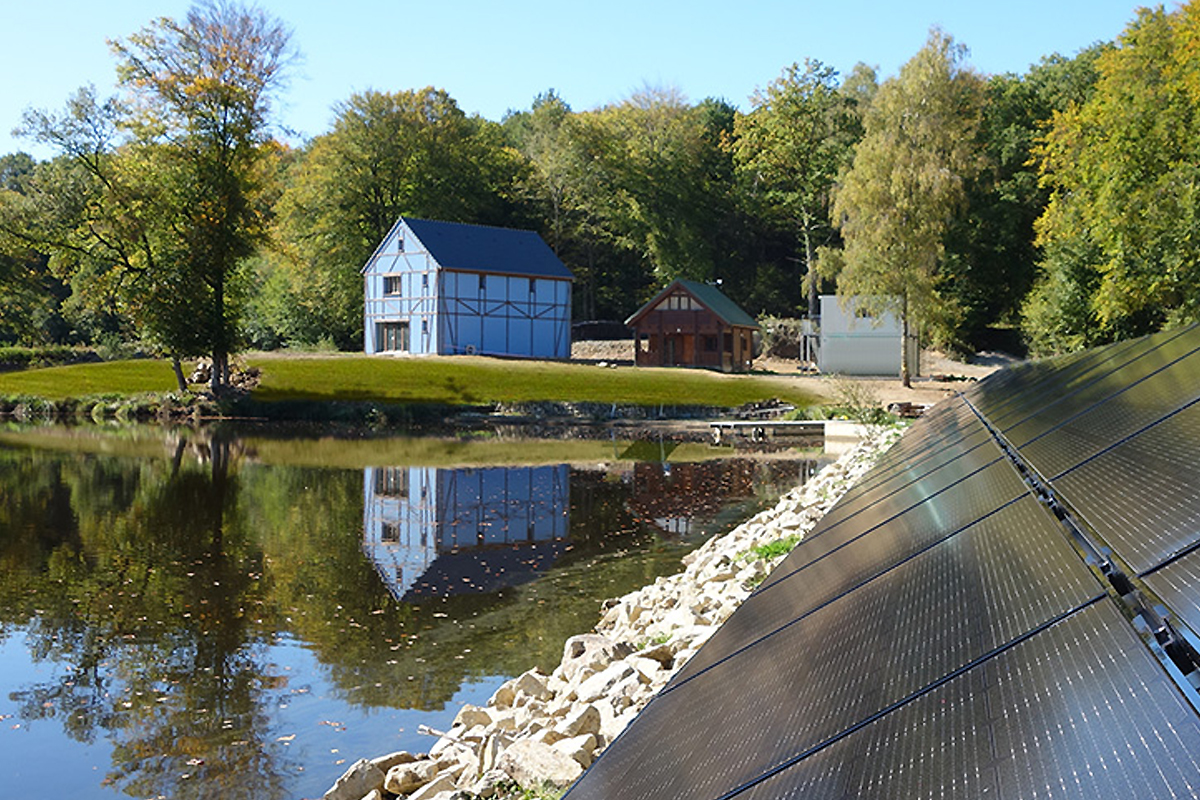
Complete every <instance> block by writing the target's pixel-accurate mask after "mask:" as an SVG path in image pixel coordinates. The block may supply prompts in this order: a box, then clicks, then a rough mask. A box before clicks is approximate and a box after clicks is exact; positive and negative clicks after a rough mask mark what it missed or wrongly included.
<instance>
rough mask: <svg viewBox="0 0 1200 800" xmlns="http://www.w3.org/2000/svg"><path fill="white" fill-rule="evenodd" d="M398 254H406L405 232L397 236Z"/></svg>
mask: <svg viewBox="0 0 1200 800" xmlns="http://www.w3.org/2000/svg"><path fill="white" fill-rule="evenodd" d="M396 252H398V253H403V252H404V232H403V231H401V232H400V233H398V234H396Z"/></svg>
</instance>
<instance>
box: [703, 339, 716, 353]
mask: <svg viewBox="0 0 1200 800" xmlns="http://www.w3.org/2000/svg"><path fill="white" fill-rule="evenodd" d="M704 350H705V352H708V353H715V352H717V337H716V336H705V337H704Z"/></svg>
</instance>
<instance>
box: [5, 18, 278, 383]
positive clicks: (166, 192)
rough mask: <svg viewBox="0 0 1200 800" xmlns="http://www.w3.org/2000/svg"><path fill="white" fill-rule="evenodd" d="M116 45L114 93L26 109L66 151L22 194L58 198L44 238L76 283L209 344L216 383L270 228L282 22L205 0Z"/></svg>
mask: <svg viewBox="0 0 1200 800" xmlns="http://www.w3.org/2000/svg"><path fill="white" fill-rule="evenodd" d="M112 48H113V52H114V53H115V55H116V56H117V59H118V70H117V71H118V77H119V81H120V86H121V88H122V89H123V90H124V91H125V96H124V97H123V99H122V101H121V102H117V101H107V102H100V101H98V100H97V99H96V97H95V93H94V91H93V90H83V91H81V92H80V93H79V94H77V95H76V96H75V97H74V98H72V100H71V102H70V103H69V104H68V108H67V110H66V112H65V113H63V114H61V115H51V114H46V113H42V112H30V113H29V114H27V115H26V120H25V126H24V127H25V130H26V132H27V133H29V134H31V135H33V136H35V137H36V138H38V139H39V140H41V141H43V142H47V143H50V144H52V145H55V146H57V147H58V149H59V150H60V151H61V153H62V158H61V159H59V163H58V165H57V166H56V169H57V170H58V173H59V174H58V176H57V177H58V181H50V180H46V181H43V182H42V184H41V186H40V189H41V198H40V199H38V200H37V201H35V202H34V203H33V204H32V205H33V206H37V205H38V204H39V203H40V204H42V205H46V204H50V205H54V206H56V208H55V209H54V211H55V213H54V214H51V215H49V216H45V215H43V216H42V220H43V225H42V226H41V231H42V239H43V242H44V244H45V245H46V246H47V247H48V249H50V251H51V252H52V254H53V256H54V259H55V262H56V263H57V265H58V267H59V268H60V269H62V270H63V271H64V272H66V273H68V274H71V275H73V276H74V277H75V278H76V279H75V280H73V284H74V285H75V286H78V287H81V288H82V287H83V286H84V285H85V283H86V284H90V288H89V291H90V292H92V293H93V294H95V295H98V296H102V297H104V299H105V302H111V303H116V304H118V305H120V306H122V307H123V308H124V309H125V310H126V311H127V313H129V314H130V316H132V318H133V319H134V320H135V322H136V323H137V324H138V325H139V327H140V328H141V330H142V332H143V334H144V335H145V336H146V337H147V338H148V339H150V340H152V341H154V342H156V343H157V344H158V345H159V346H160V347H162V348H163V349H164V350H165V351H166V352H168V353H170V354H172V355H173V356H175V357H179V356H192V355H200V354H202V353H208V354H210V355H211V357H212V360H213V371H212V387H213V389H214V390H216V389H219V388H220V387H221V386H222V385H223V384H225V383H226V382H227V381H228V376H229V353H230V352H231V351H233V350H234V349H235V348H236V347H237V346H238V325H239V315H240V311H241V305H240V303H239V297H238V293H237V289H238V285H239V281H240V280H242V278H243V277H244V275H245V265H246V263H247V259H248V258H249V257H250V256H251V255H252V254H253V253H254V252H255V250H256V248H257V246H258V245H259V244H260V243H261V242H262V241H263V239H264V236H265V233H266V230H267V228H266V224H265V211H266V206H265V203H264V202H263V200H264V198H263V188H264V187H263V182H264V176H265V175H266V174H267V170H266V169H265V165H266V163H267V162H268V161H269V157H270V154H271V152H272V148H273V144H272V141H271V136H270V127H271V103H272V100H273V97H274V94H275V92H276V91H277V90H278V89H279V88H281V85H282V82H283V80H284V78H285V74H286V69H287V67H288V64H289V62H290V60H291V59H292V57H293V51H292V49H291V46H290V34H289V32H288V31H287V30H286V29H285V28H284V27H283V26H282V25H281V23H279V22H278V21H276V20H275V19H273V18H272V17H270V16H268V15H267V14H265V13H264V12H262V11H260V10H257V9H248V8H243V7H241V6H238V5H235V4H232V3H226V2H223V0H212V1H211V2H207V1H206V2H201V3H199V4H197V5H195V6H193V7H192V8H191V9H190V10H189V11H188V13H187V16H186V17H185V18H184V19H182V20H178V21H177V20H174V19H169V18H165V17H164V18H160V19H158V20H155V21H154V22H153V23H151V24H150V25H149V26H147V27H146V28H144V29H143V30H141V31H140V32H138V33H135V34H133V35H132V36H130V37H129V38H128V39H125V40H120V41H116V42H113V43H112ZM46 220H49V223H48V224H46ZM80 278H84V279H86V280H80ZM176 374H177V376H179V370H178V365H177V363H176Z"/></svg>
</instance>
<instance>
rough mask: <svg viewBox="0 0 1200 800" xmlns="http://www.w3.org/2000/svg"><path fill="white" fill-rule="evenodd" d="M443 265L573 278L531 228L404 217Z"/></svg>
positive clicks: (444, 266)
mask: <svg viewBox="0 0 1200 800" xmlns="http://www.w3.org/2000/svg"><path fill="white" fill-rule="evenodd" d="M404 222H405V223H406V224H407V225H408V228H409V230H411V231H412V232H413V235H414V236H416V237H417V239H418V240H419V241H420V242H421V244H423V245H424V246H425V248H426V249H427V250H428V251H429V254H430V255H432V256H433V258H434V260H436V261H437V263H438V265H439V266H440V267H442V268H443V269H455V270H466V271H469V272H495V273H502V274H505V275H528V276H530V277H536V278H558V279H566V280H572V279H573V278H574V277H575V276H574V275H572V274H571V270H569V269H567V268H566V266H564V265H563V263H562V262H561V261H559V260H558V256H556V255H554V251H553V250H551V249H550V247H549V246H548V245H547V244H546V243H545V242H544V241H542V237H541V236H538V235H537V234H536V233H534V232H533V231H522V230H516V229H515V228H493V227H490V226H487V225H468V224H466V223H463V222H439V221H436V220H428V219H414V218H412V217H404Z"/></svg>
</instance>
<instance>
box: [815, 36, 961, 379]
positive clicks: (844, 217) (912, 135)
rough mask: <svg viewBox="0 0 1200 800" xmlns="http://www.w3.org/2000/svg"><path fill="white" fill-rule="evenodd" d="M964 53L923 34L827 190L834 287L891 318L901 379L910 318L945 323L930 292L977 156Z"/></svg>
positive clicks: (946, 310) (929, 326) (932, 329)
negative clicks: (899, 337)
mask: <svg viewBox="0 0 1200 800" xmlns="http://www.w3.org/2000/svg"><path fill="white" fill-rule="evenodd" d="M965 55H966V50H965V48H964V47H963V46H961V45H959V44H956V43H955V42H954V41H953V39H951V37H949V36H948V35H946V34H944V33H943V32H942V31H940V30H938V29H936V28H935V29H934V30H932V31H931V32H930V34H929V39H928V41H927V42H926V44H925V46H924V47H922V48H921V50H920V51H918V53H917V54H916V55H915V56H913V58H912V59H911V60H909V61H908V62H907V63H906V64H905V65H904V66H903V67H901V69H900V74H899V75H898V76H897V77H895V78H892V79H890V80H888V81H886V82H884V84H883V85H882V86H881V87H880V88H879V92H878V93H877V94H876V96H875V98H874V100H873V101H872V103H871V107H870V109H869V110H868V111H867V114H866V118H865V121H864V124H865V129H866V130H865V134H864V136H863V140H862V141H861V142H860V143H859V145H858V148H857V150H856V152H855V156H854V164H853V166H852V167H851V169H850V170H849V172H848V173H847V174H846V176H845V179H844V180H843V181H842V183H841V185H840V187H839V188H838V190H837V194H836V201H835V207H834V208H835V215H836V216H837V217H838V219H839V221H840V223H841V231H842V236H843V238H844V239H845V250H844V254H843V258H844V265H843V268H842V271H841V274H840V275H839V276H838V289H839V292H840V293H841V294H842V296H843V297H845V298H854V300H855V302H856V303H857V304H858V307H859V308H861V309H863V310H866V311H868V312H871V313H877V312H883V311H890V312H893V313H896V314H897V315H898V316H899V317H900V319H901V323H902V327H903V333H904V336H903V338H904V342H905V346H904V347H903V350H902V352H903V355H902V357H901V379H902V380H903V381H904V383H905V385H909V384H910V380H911V375H910V366H909V364H908V358H907V353H908V347H907V343H908V338H909V332H910V329H911V328H912V326H913V325H914V324H916V325H917V326H918V329H921V330H925V331H928V332H929V333H931V334H932V335H933V337H934V338H935V340H936V339H937V338H938V337H939V336H944V335H946V332H947V331H949V330H951V329H952V325H950V324H948V323H947V319H946V318H947V316H948V315H950V314H952V313H953V309H952V308H950V307H949V304H948V301H947V299H946V298H944V297H943V296H941V295H940V294H939V291H938V278H939V267H940V266H941V263H942V260H943V257H944V253H945V241H944V240H945V236H946V233H947V230H948V229H949V226H950V223H951V221H952V219H953V218H954V216H955V214H956V213H958V212H959V211H960V210H961V209H962V207H963V203H964V198H965V181H966V180H967V179H968V178H969V177H970V176H971V175H972V174H973V173H974V172H975V171H976V170H977V168H978V164H979V155H978V150H977V148H978V145H977V142H976V133H977V128H978V125H979V111H980V105H981V100H982V90H981V80H980V78H979V77H978V76H977V75H976V73H975V72H973V71H972V70H970V69H968V68H967V67H965V66H964V64H963V60H964V58H965Z"/></svg>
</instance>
